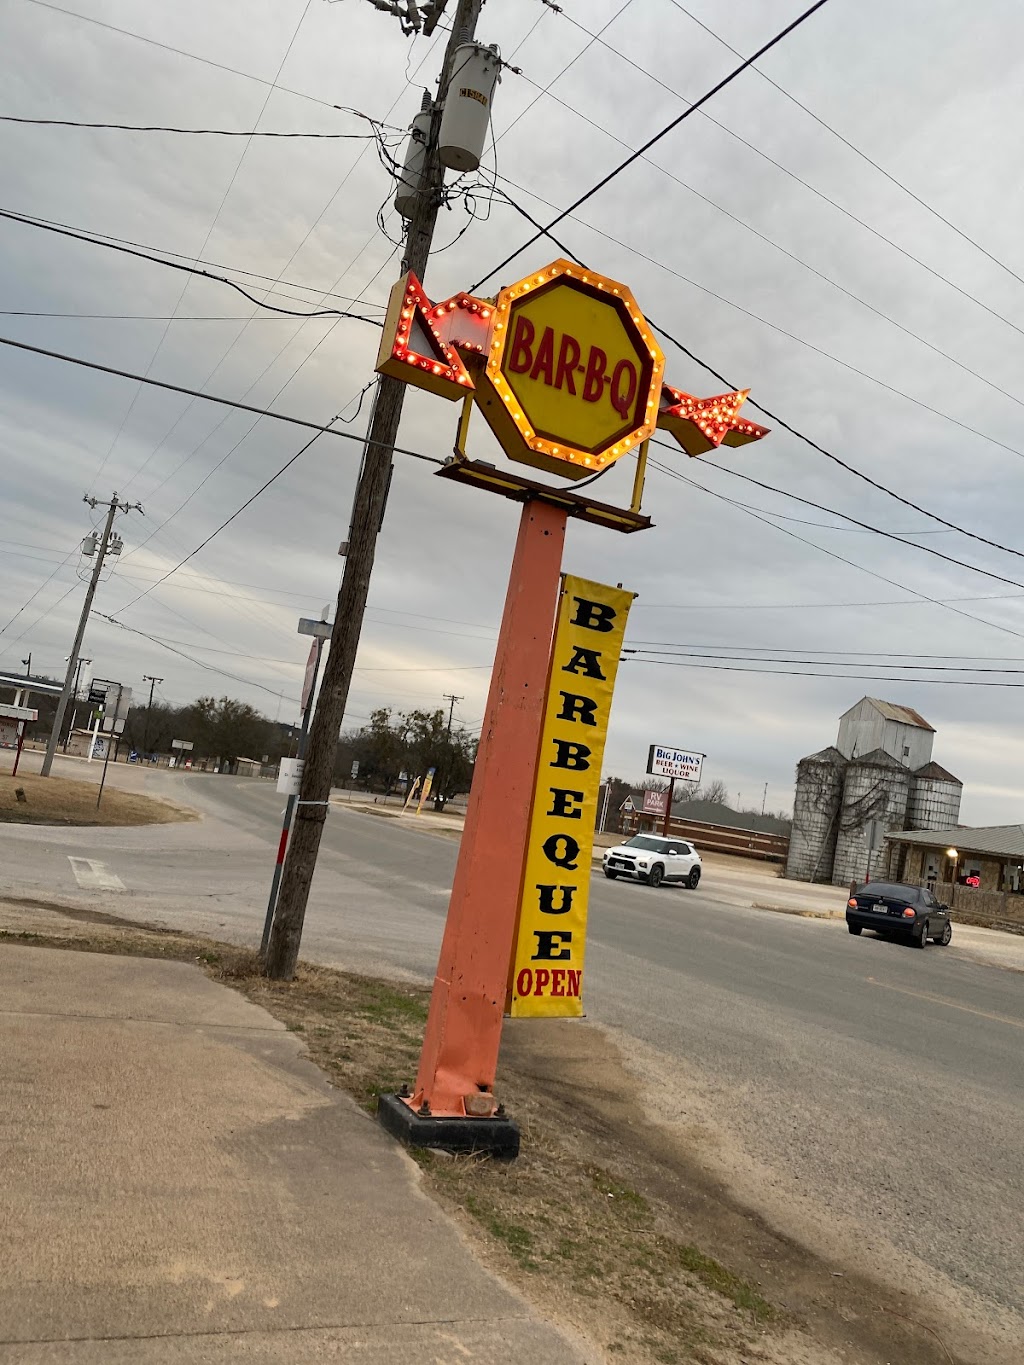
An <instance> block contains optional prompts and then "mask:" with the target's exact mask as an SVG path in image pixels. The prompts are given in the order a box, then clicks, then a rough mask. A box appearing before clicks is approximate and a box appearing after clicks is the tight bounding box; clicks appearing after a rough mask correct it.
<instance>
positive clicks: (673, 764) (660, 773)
mask: <svg viewBox="0 0 1024 1365" xmlns="http://www.w3.org/2000/svg"><path fill="white" fill-rule="evenodd" d="M704 758H705V755H704V754H700V753H697V752H696V751H695V750H693V749H674V748H672V746H671V745H669V744H652V745H651V747H650V749H649V750H648V753H647V771H648V772H649V773H650V774H651V775H652V776H654V777H674V778H676V779H677V780H678V781H682V782H699V781H700V775H701V771H702V769H703V767H704Z"/></svg>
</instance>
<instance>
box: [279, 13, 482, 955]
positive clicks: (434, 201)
mask: <svg viewBox="0 0 1024 1365" xmlns="http://www.w3.org/2000/svg"><path fill="white" fill-rule="evenodd" d="M482 5H483V0H459V3H458V5H457V7H456V10H455V15H454V18H453V20H452V28H451V35H450V37H449V39H448V46H447V49H446V50H445V56H444V64H443V66H442V68H441V77H440V82H439V85H438V92H437V99H436V100H435V101H434V102H433V104H432V105H431V106H430V114H431V119H430V134H429V137H428V141H427V146H426V150H425V153H424V161H423V175H422V179H421V182H420V184H421V190H420V194H419V196H418V199H417V203H416V207H415V209H414V211H413V214H412V216H411V217H410V219H409V226H408V233H407V236H406V248H405V257H404V259H403V261H402V271H403V272H405V271H408V270H411V271H414V272H415V274H416V275H417V276H418V277H419V278H420V279H421V280H422V278H423V276H424V275H425V273H426V268H427V260H428V258H429V256H430V248H431V244H432V242H433V238H434V224H435V222H436V221H437V214H438V210H439V209H440V207H441V201H442V196H443V190H444V166H443V165H442V163H441V158H440V155H439V153H438V136H439V133H440V129H441V114H442V112H443V109H444V101H445V96H446V94H447V91H448V86H449V84H450V83H451V79H452V73H453V71H454V66H455V53H456V50H457V49H458V48H459V47H460V46H461V45H462V44H463V43H467V42H471V41H472V40H473V39H474V37H475V35H476V25H477V21H478V19H479V17H480V10H481V7H482ZM443 8H444V7H443V5H441V6H438V5H437V4H434V5H431V6H430V9H431V11H436V12H437V15H438V16H439V15H440V12H441V10H442V9H443ZM432 17H434V16H433V15H432ZM435 22H436V19H435ZM406 387H407V386H406V385H405V384H404V383H403V382H402V381H401V380H400V379H391V378H385V377H382V378H381V379H379V380H378V382H377V396H376V401H375V403H374V405H373V416H372V417H371V419H370V429H369V432H368V433H367V439H366V444H365V446H364V448H363V462H362V467H361V469H360V472H359V479H358V481H357V484H356V492H355V498H354V500H353V504H352V520H351V524H350V527H349V533H348V552H347V555H346V559H345V573H344V575H343V577H342V580H341V587H340V589H339V591H338V605H337V610H336V611H335V615H334V631H333V633H332V635H331V647H330V651H329V653H328V655H327V663H326V665H325V667H324V675H323V683H322V685H321V688H320V695H319V697H318V698H317V703H316V710H315V712H314V714H313V723H312V726H311V729H310V733H309V744H308V747H307V750H306V762H305V766H304V768H303V770H302V780H301V784H300V787H299V797H298V801H297V802H296V807H295V825H294V829H293V830H292V837H291V843H290V845H289V848H288V854H287V857H286V859H285V864H284V873H283V875H282V878H281V887H280V892H279V895H278V901H277V909H276V911H275V914H274V925H273V929H272V931H271V935H270V941H269V946H268V950H267V958H266V961H267V974H268V975H269V976H270V977H272V978H273V979H275V980H279V981H280V980H284V981H290V980H291V978H292V976H293V975H294V974H295V964H296V962H297V961H298V957H299V945H300V943H301V941H302V925H303V921H304V919H305V916H306V903H307V901H308V900H309V890H310V886H311V884H312V881H313V871H314V869H315V867H316V858H317V853H318V851H319V848H320V837H321V835H322V834H323V827H324V821H325V820H326V819H327V806H328V801H329V798H330V794H331V779H332V778H333V776H334V760H335V755H336V752H337V747H338V734H339V732H340V730H341V723H342V721H343V720H344V717H345V706H346V704H347V702H348V693H349V686H350V684H351V681H352V669H353V668H354V666H355V660H356V650H357V649H358V646H359V636H360V632H361V631H362V625H363V615H364V612H365V610H366V598H367V594H368V592H369V587H370V574H371V572H372V569H373V560H374V555H375V552H376V546H377V536H378V534H379V532H380V528H381V523H382V521H383V518H384V507H385V504H386V502H387V494H388V488H389V486H390V484H391V473H392V454H393V450H394V445H395V440H396V439H397V436H398V424H399V422H400V420H401V417H402V404H403V402H404V401H405V393H406Z"/></svg>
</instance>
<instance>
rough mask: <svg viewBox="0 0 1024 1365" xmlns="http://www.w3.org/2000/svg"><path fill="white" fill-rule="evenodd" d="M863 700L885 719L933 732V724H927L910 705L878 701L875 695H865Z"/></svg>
mask: <svg viewBox="0 0 1024 1365" xmlns="http://www.w3.org/2000/svg"><path fill="white" fill-rule="evenodd" d="M863 700H864V701H869V702H870V703H871V705H872V706H874V707H875V708H876V709H877V710H879V711H881V713H882V715H883V716H884V717H885V718H886V720H896V721H899V723H900V724H901V725H916V726H917V728H918V729H919V730H931V732H932V734H934V733H935V726H934V725H929V724H928V722H927V721H926V720H925V718H924V716H922V715H921V713H920V711H915V710H914V709H913V708H912V707H910V706H898V705H897V704H896V702H894V701H879V699H878V698H877V697H865V698H864V699H863ZM851 709H852V708H851Z"/></svg>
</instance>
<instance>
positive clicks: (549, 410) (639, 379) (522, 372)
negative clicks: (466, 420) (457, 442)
mask: <svg viewBox="0 0 1024 1365" xmlns="http://www.w3.org/2000/svg"><path fill="white" fill-rule="evenodd" d="M664 370H665V357H664V355H663V354H662V351H661V348H660V346H659V345H658V343H657V342H656V341H655V339H654V336H653V334H652V333H651V330H650V328H649V326H648V325H647V322H646V321H645V319H644V317H643V315H642V314H641V312H640V310H639V308H638V307H637V306H636V302H635V300H634V299H633V295H632V294H631V293H630V291H629V290H628V289H627V288H626V287H625V285H622V284H618V283H617V282H616V281H614V280H610V279H607V278H606V277H605V276H603V275H596V274H594V272H593V271H588V270H584V269H583V268H582V267H581V266H577V265H574V264H573V263H572V262H571V261H564V260H563V261H555V262H554V264H553V265H549V266H546V267H545V268H544V269H543V270H541V271H539V272H538V273H537V274H536V275H531V276H530V277H529V278H527V279H525V280H520V281H519V282H518V283H517V284H514V285H511V286H510V287H509V288H507V289H503V290H502V291H501V293H500V294H499V295H498V299H497V304H496V308H495V316H494V325H493V330H492V335H491V345H490V350H489V353H488V357H487V365H486V370H485V376H484V378H485V380H486V384H487V385H489V386H490V388H491V389H492V391H493V401H492V402H491V403H486V402H485V403H484V408H485V413H486V414H487V417H488V421H490V422H491V425H492V426H493V427H494V428H495V431H496V432H497V434H498V435H499V439H501V440H502V444H503V445H504V446H505V449H506V452H507V453H508V454H509V456H510V457H511V458H512V459H516V460H520V461H522V462H523V463H525V464H531V465H534V466H535V467H537V468H541V469H546V470H548V471H550V472H553V473H557V474H561V475H562V476H563V477H567V478H583V477H584V476H585V475H586V474H588V473H590V474H592V473H595V472H596V471H598V470H600V469H604V468H606V467H607V466H608V465H609V464H612V463H614V462H615V461H616V460H618V459H621V458H622V456H623V455H626V454H628V453H629V452H630V451H631V450H634V449H635V448H636V447H637V446H638V445H640V444H641V443H642V442H643V441H645V440H647V438H648V437H649V436H651V435H652V433H653V432H654V429H655V426H656V425H657V421H658V408H659V403H660V399H661V386H662V379H663V376H664ZM492 409H493V410H492Z"/></svg>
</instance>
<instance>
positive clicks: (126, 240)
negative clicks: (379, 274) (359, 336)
mask: <svg viewBox="0 0 1024 1365" xmlns="http://www.w3.org/2000/svg"><path fill="white" fill-rule="evenodd" d="M10 212H11V213H14V214H16V215H17V216H18V217H21V218H24V219H25V220H26V221H29V222H31V223H32V224H34V225H37V226H38V225H42V226H44V227H53V228H64V229H65V230H66V231H68V232H71V233H78V234H80V235H81V236H82V237H83V238H84V239H85V240H87V241H89V242H93V243H94V244H95V245H102V244H104V243H106V242H116V243H117V244H118V245H119V246H131V247H135V248H137V249H138V250H139V251H142V252H148V253H149V254H150V255H152V256H156V257H158V258H159V259H158V260H157V261H156V262H155V264H158V265H162V264H164V260H163V258H164V257H170V258H171V259H172V260H179V261H188V262H190V263H192V264H193V265H205V266H209V267H210V268H211V269H213V270H227V271H230V273H231V274H232V275H242V276H244V277H245V278H246V279H251V280H260V281H263V282H265V283H269V284H271V285H276V284H283V285H285V286H286V287H287V288H288V289H302V290H305V291H306V292H307V293H310V294H320V295H321V296H323V295H326V296H327V297H329V298H332V299H341V300H342V302H344V303H357V302H359V301H360V300H358V299H357V298H356V297H354V296H352V295H350V294H335V293H332V292H331V291H330V290H327V289H324V288H323V286H322V285H319V284H299V283H298V282H297V281H295V280H286V279H284V278H283V277H282V276H274V275H263V274H260V273H259V272H258V271H256V270H246V269H244V268H243V267H242V266H240V265H225V264H224V263H223V262H222V261H210V260H207V259H206V258H205V257H202V256H200V257H195V256H189V255H186V254H185V253H184V252H181V251H172V250H171V249H170V248H169V247H156V246H152V245H151V244H150V243H148V242H136V241H134V240H133V239H132V238H131V237H117V236H115V235H114V234H112V233H109V232H100V231H99V230H98V229H96V228H84V227H81V226H80V225H78V224H75V223H64V222H61V221H60V219H57V218H44V217H43V216H42V215H41V214H38V213H36V214H23V213H21V212H20V211H19V210H10ZM268 292H269V293H280V292H281V291H280V290H276V289H272V290H269V291H268ZM284 297H285V298H289V297H291V296H290V295H287V294H286V295H284ZM362 306H363V307H364V308H377V307H379V308H380V309H381V311H382V312H383V305H380V304H375V303H367V302H363V305H362ZM158 320H159V321H163V318H160V319H158ZM238 321H239V322H244V321H245V319H244V318H239V319H238Z"/></svg>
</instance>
